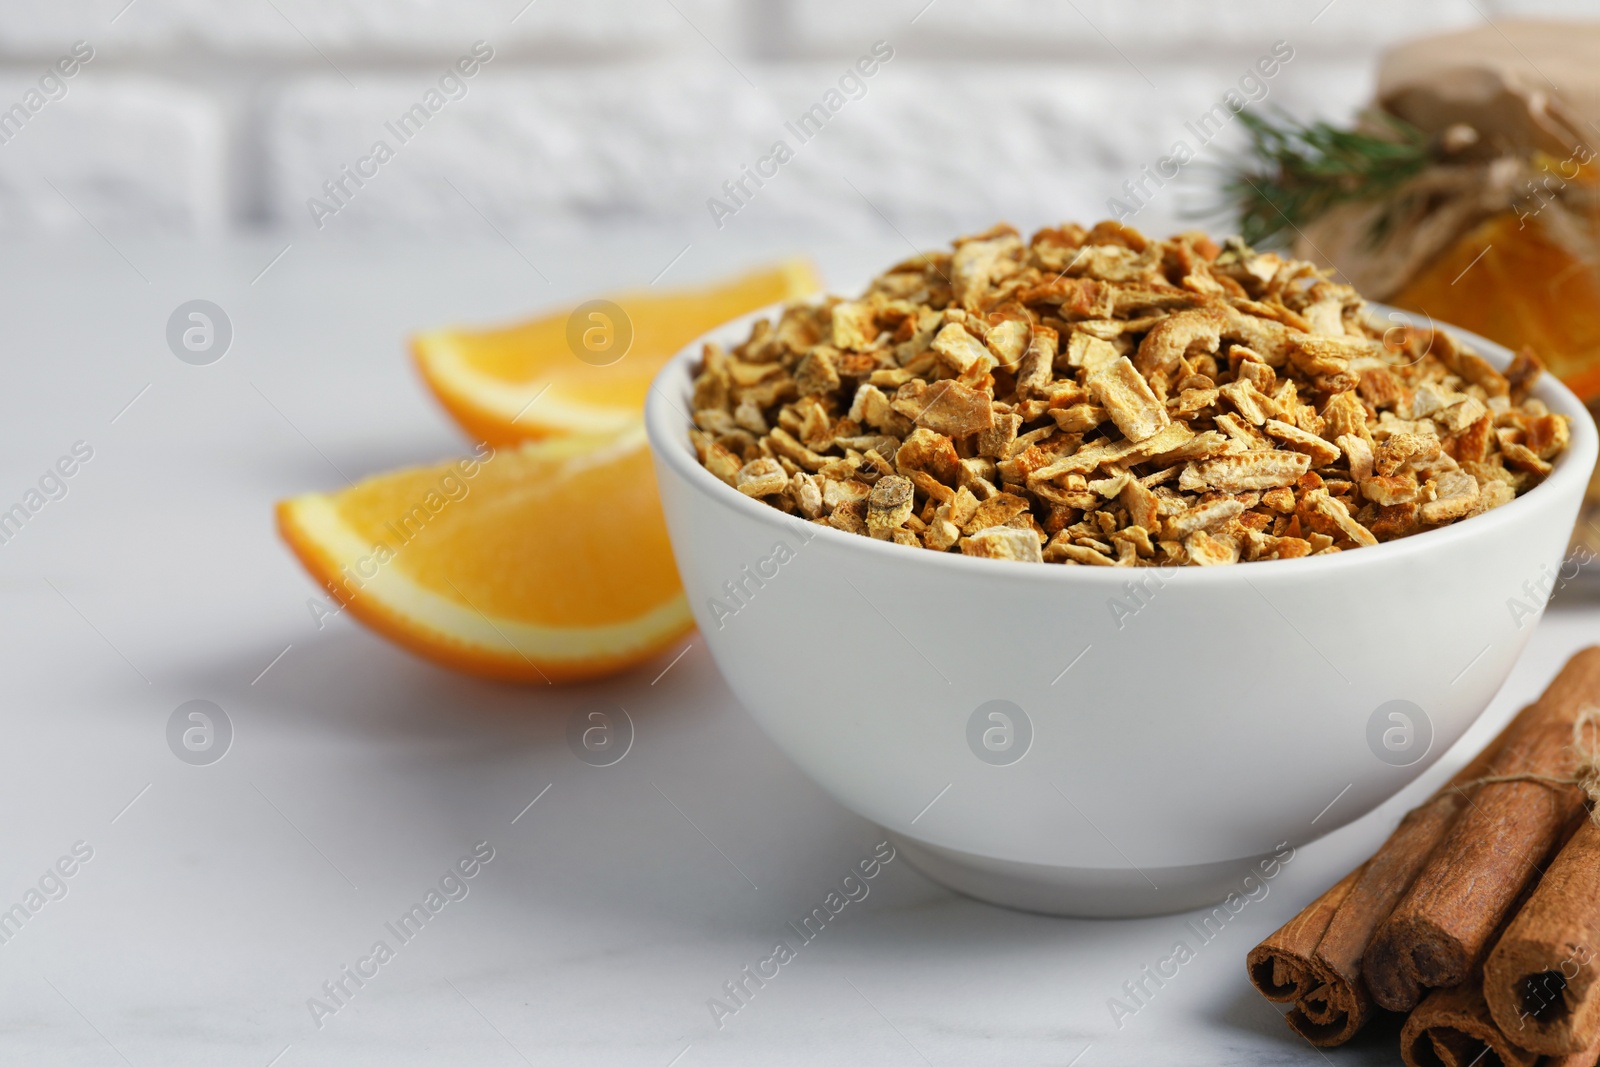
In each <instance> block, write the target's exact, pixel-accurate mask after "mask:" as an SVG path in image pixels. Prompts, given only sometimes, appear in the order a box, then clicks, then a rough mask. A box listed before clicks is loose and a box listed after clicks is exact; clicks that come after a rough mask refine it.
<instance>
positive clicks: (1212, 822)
mask: <svg viewBox="0 0 1600 1067" xmlns="http://www.w3.org/2000/svg"><path fill="white" fill-rule="evenodd" d="M770 314H772V311H770V310H769V311H767V312H762V313H758V315H770ZM758 315H752V316H747V317H745V318H742V319H739V320H737V321H735V322H732V323H729V324H727V325H726V326H723V327H722V328H720V329H718V330H715V331H713V332H712V333H710V334H708V335H707V337H705V338H703V339H702V341H704V340H716V341H721V342H723V343H726V344H733V343H737V342H738V341H740V340H742V339H743V338H744V337H745V336H747V334H748V331H749V329H750V325H751V323H752V321H754V319H755V318H756V317H758ZM1452 332H1456V333H1457V336H1459V337H1461V338H1462V340H1463V341H1465V342H1466V343H1467V344H1468V345H1470V346H1471V347H1472V348H1474V349H1475V350H1477V351H1478V352H1479V353H1481V354H1482V355H1484V356H1485V358H1487V359H1489V360H1490V361H1491V362H1494V363H1495V364H1496V365H1497V366H1500V367H1504V366H1505V364H1506V363H1507V362H1508V361H1509V359H1510V353H1508V352H1507V351H1506V350H1505V349H1503V348H1501V347H1499V346H1498V345H1495V344H1492V343H1490V342H1488V341H1486V340H1484V339H1482V338H1479V337H1476V336H1474V335H1471V334H1465V333H1461V332H1459V331H1452ZM702 341H697V342H696V343H694V344H693V345H690V346H689V347H688V348H686V349H684V351H683V352H681V353H679V354H678V355H677V356H676V357H675V358H674V359H673V360H672V361H671V362H670V363H668V364H667V365H666V367H665V368H663V369H662V371H661V373H660V375H659V376H658V377H657V379H656V381H655V385H654V387H653V389H652V390H651V393H650V397H649V400H648V402H647V405H646V413H645V419H646V423H647V427H648V430H649V434H650V442H651V446H652V449H653V452H654V455H655V464H656V477H657V479H658V481H659V482H660V487H661V501H662V505H663V507H664V508H665V510H666V517H667V526H668V529H669V530H670V532H671V536H672V544H673V550H674V554H675V556H676V558H677V563H678V571H679V574H680V575H681V576H682V578H683V584H684V588H685V589H686V590H687V591H688V596H689V602H690V605H691V606H692V608H693V610H694V614H695V618H696V619H697V620H698V622H699V624H700V631H701V633H703V634H704V635H705V640H706V644H707V646H708V647H709V648H710V650H711V654H712V657H713V658H714V659H715V660H716V662H717V666H718V667H719V668H720V669H721V671H722V674H723V676H724V677H725V678H726V679H727V682H728V685H729V686H730V687H731V688H732V690H733V692H734V694H735V695H736V696H737V697H738V698H739V700H740V701H741V702H742V703H743V704H744V706H745V707H746V708H747V709H748V710H749V712H750V714H752V715H753V716H755V718H756V721H757V722H759V723H760V724H761V726H762V727H763V728H764V729H765V731H766V732H767V734H768V735H770V736H771V737H772V739H773V740H774V741H775V742H777V744H778V746H779V747H780V748H782V749H783V750H784V752H786V753H788V755H789V756H790V758H792V759H793V760H794V761H795V763H797V764H798V765H799V766H800V768H801V769H802V770H804V771H805V772H806V774H808V775H809V776H810V777H811V778H813V779H814V780H815V781H816V782H817V783H818V784H819V785H821V786H822V788H824V789H825V790H827V791H828V792H829V793H830V794H832V795H833V796H834V797H835V798H836V799H838V801H839V802H840V803H842V804H844V805H845V806H846V807H848V808H850V809H851V810H852V811H855V812H857V813H858V814H860V815H862V816H864V817H865V818H867V819H870V820H872V821H873V822H875V823H877V824H879V825H880V826H882V827H883V828H884V829H885V830H886V831H887V832H888V833H889V834H890V835H891V836H892V838H893V839H894V840H895V841H896V842H897V843H899V845H900V846H901V849H902V851H903V852H904V853H905V854H906V855H907V857H908V858H910V859H911V861H912V862H913V863H915V864H916V865H917V866H919V867H920V868H921V869H922V870H923V871H924V872H926V873H927V874H929V875H930V876H932V877H933V878H935V879H937V880H939V881H941V882H943V883H945V884H946V885H948V886H950V887H951V888H954V889H956V890H959V891H961V892H963V893H967V894H969V895H971V896H974V897H978V898H980V899H983V900H988V901H992V902H995V903H1000V904H1006V905H1010V906H1014V907H1019V908H1025V909H1028V910H1032V911H1041V912H1050V913H1059V914H1074V915H1099V916H1112V915H1138V914H1152V913H1158V912H1166V911H1175V910H1180V909H1185V908H1190V907H1194V906H1196V905H1198V904H1201V903H1205V902H1209V901H1213V900H1217V899H1220V898H1222V897H1223V896H1225V895H1226V894H1227V893H1228V892H1230V891H1231V890H1233V889H1240V890H1241V891H1243V889H1245V888H1248V886H1241V879H1242V878H1243V877H1244V876H1245V875H1246V874H1247V873H1249V870H1250V868H1251V867H1252V866H1253V865H1254V864H1256V863H1257V862H1258V861H1260V860H1262V859H1263V858H1264V857H1266V856H1267V855H1269V854H1271V853H1272V852H1273V851H1274V850H1275V849H1277V848H1278V847H1279V846H1280V845H1281V844H1282V843H1285V842H1287V843H1288V844H1291V845H1303V844H1305V843H1306V842H1308V841H1311V840H1314V839H1315V838H1317V837H1320V836H1321V835H1323V834H1326V833H1328V832H1330V831H1332V830H1335V829H1337V828H1338V827H1340V826H1342V825H1344V824H1346V823H1348V822H1350V821H1352V820H1354V819H1357V818H1359V817H1360V816H1362V815H1364V814H1366V813H1367V812H1369V811H1371V810H1372V809H1373V808H1374V807H1376V806H1377V805H1378V804H1379V803H1381V802H1382V801H1384V800H1385V799H1387V798H1388V797H1390V796H1392V795H1394V793H1395V792H1396V791H1397V790H1399V789H1400V788H1401V787H1402V786H1404V785H1405V784H1406V783H1407V782H1409V781H1411V780H1412V779H1413V778H1414V777H1416V775H1417V774H1419V773H1420V772H1421V771H1422V770H1423V769H1425V768H1426V767H1427V766H1428V765H1429V764H1430V763H1431V762H1432V761H1433V760H1434V759H1436V758H1438V756H1439V755H1441V754H1442V753H1443V752H1444V751H1445V750H1446V749H1448V748H1449V747H1450V746H1451V745H1452V744H1454V743H1455V741H1456V739H1457V738H1459V737H1460V736H1461V734H1462V733H1463V732H1464V731H1465V730H1466V729H1467V727H1468V726H1470V725H1471V724H1472V722H1473V720H1474V719H1476V718H1477V716H1478V715H1479V713H1480V712H1482V711H1483V709H1484V707H1485V706H1487V704H1488V703H1489V701H1490V699H1491V698H1492V697H1493V696H1494V694H1495V692H1496V690H1497V689H1499V687H1500V684H1501V683H1502V682H1503V681H1504V680H1505V678H1506V675H1507V673H1509V671H1510V670H1511V666H1512V664H1513V663H1514V662H1515V660H1516V658H1517V656H1518V655H1519V654H1520V652H1521V651H1522V648H1523V646H1524V644H1526V642H1527V640H1528V637H1529V635H1530V634H1531V633H1532V630H1533V625H1534V623H1536V622H1537V621H1538V613H1539V612H1542V611H1543V608H1544V602H1545V592H1546V591H1547V590H1548V589H1549V587H1550V582H1549V581H1548V580H1547V578H1548V576H1549V575H1550V574H1552V573H1553V572H1554V571H1555V570H1556V569H1557V568H1559V566H1560V564H1561V560H1562V555H1563V552H1564V550H1565V548H1566V544H1567V538H1568V535H1569V533H1570V531H1571V529H1572V524H1573V522H1574V520H1575V517H1576V512H1577V509H1578V505H1579V502H1580V500H1581V498H1582V496H1583V491H1584V486H1585V484H1586V483H1587V482H1588V480H1589V472H1590V470H1591V468H1592V467H1593V466H1594V462H1595V450H1596V433H1595V426H1594V423H1593V421H1592V420H1591V419H1590V418H1589V415H1588V414H1587V412H1586V411H1585V410H1584V408H1583V405H1582V404H1581V403H1579V401H1578V400H1577V398H1576V397H1574V396H1573V394H1572V393H1571V392H1569V391H1568V390H1567V389H1565V388H1564V387H1562V386H1561V385H1560V383H1558V382H1557V381H1555V380H1554V379H1553V378H1551V377H1550V376H1548V375H1546V376H1544V378H1543V380H1542V381H1541V383H1540V384H1539V386H1538V387H1537V389H1536V390H1535V395H1536V396H1538V397H1539V398H1540V399H1541V400H1543V401H1544V402H1545V403H1546V404H1548V405H1549V407H1550V408H1551V410H1553V411H1556V412H1559V413H1561V414H1565V415H1570V416H1572V443H1571V447H1570V448H1569V449H1568V451H1567V453H1566V454H1565V455H1564V456H1562V457H1561V459H1560V460H1559V462H1558V463H1557V464H1556V469H1555V471H1554V473H1553V474H1552V475H1551V476H1550V477H1549V479H1547V480H1546V481H1545V482H1544V483H1543V484H1542V485H1540V486H1538V487H1537V488H1535V489H1533V490H1532V491H1530V492H1529V493H1527V494H1525V495H1524V496H1522V497H1521V498H1519V499H1517V500H1514V501H1512V502H1511V503H1509V504H1506V505H1504V506H1502V507H1500V508H1497V509H1495V510H1493V511H1490V512H1488V513H1486V514H1483V515H1479V516H1477V517H1475V518H1472V519H1468V520H1466V521H1464V522H1461V523H1458V524H1456V525H1454V526H1449V527H1446V528H1443V529H1439V530H1434V531H1430V532H1427V533H1423V534H1419V535H1416V536H1413V537H1409V538H1404V539H1401V540H1399V541H1394V542H1389V543H1386V544H1382V545H1377V546H1374V547H1371V548H1363V549H1359V550H1355V551H1350V552H1344V553H1340V554H1337V555H1334V556H1328V557H1321V558H1306V559H1295V560H1282V561H1274V562H1264V563H1244V564H1240V565H1236V566H1232V567H1216V568H1173V569H1168V570H1161V571H1156V570H1151V569H1138V570H1133V569H1124V568H1111V567H1106V568H1099V567H1066V566H1055V565H1049V564H1029V563H1016V562H1010V561H999V560H988V559H975V558H968V557H965V556H961V555H953V554H939V553H933V552H927V551H918V550H916V549H912V548H906V547H903V546H900V545H896V544H892V543H888V542H880V541H874V540H871V539H869V538H866V537H860V536H856V535H852V534H845V533H841V532H839V531H836V530H833V529H829V528H823V527H820V526H817V525H813V524H809V523H806V522H804V521H802V520H800V519H798V518H794V517H791V516H789V515H785V514H783V513H782V512H780V511H777V510H776V509H774V508H771V507H769V506H768V505H766V504H764V503H761V502H759V501H756V500H752V499H749V498H747V497H745V496H742V495H741V494H739V493H738V492H737V491H735V490H734V489H732V488H730V487H728V486H727V485H725V484H723V483H722V482H721V481H719V480H717V479H716V478H715V477H713V476H712V475H711V474H710V473H709V472H708V471H706V470H705V469H704V468H703V467H701V466H700V464H699V463H698V462H697V461H696V459H695V456H694V452H693V449H692V448H691V446H690V443H689V438H688V429H689V397H690V395H691V381H692V377H693V371H694V368H695V367H696V366H697V365H698V362H699V360H700V351H701V343H702ZM1152 575H1155V576H1156V577H1152ZM1141 581H1143V582H1144V586H1143V589H1142V590H1139V591H1137V592H1136V590H1135V585H1134V583H1139V582H1141ZM995 701H999V702H1004V703H999V704H991V702H995ZM1395 702H1399V703H1395ZM1019 757H1020V758H1019Z"/></svg>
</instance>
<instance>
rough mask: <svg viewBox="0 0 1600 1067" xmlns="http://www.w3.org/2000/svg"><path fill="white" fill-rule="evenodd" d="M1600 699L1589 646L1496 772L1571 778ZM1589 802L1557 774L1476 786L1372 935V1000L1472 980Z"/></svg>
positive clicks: (1395, 1004) (1526, 716) (1402, 1001)
mask: <svg viewBox="0 0 1600 1067" xmlns="http://www.w3.org/2000/svg"><path fill="white" fill-rule="evenodd" d="M1597 698H1600V648H1586V649H1584V650H1583V651H1581V652H1579V653H1578V654H1577V655H1575V656H1573V657H1572V659H1570V660H1568V661H1567V665H1566V666H1565V667H1563V668H1562V670H1561V673H1560V674H1558V675H1557V676H1556V678H1555V680H1554V681H1552V682H1551V683H1550V686H1549V688H1548V689H1546V690H1545V691H1544V694H1543V695H1542V696H1540V698H1539V699H1538V700H1537V701H1536V702H1535V703H1534V704H1533V705H1532V706H1531V707H1530V708H1528V709H1526V710H1525V711H1524V713H1523V714H1522V715H1519V716H1518V718H1517V721H1516V722H1514V723H1513V724H1512V726H1511V727H1510V728H1509V729H1508V730H1507V731H1506V734H1505V744H1504V749H1503V750H1502V752H1501V755H1500V757H1499V758H1498V759H1496V760H1495V761H1494V764H1493V774H1494V775H1495V776H1504V775H1530V776H1542V777H1544V778H1550V779H1559V778H1564V777H1570V775H1571V774H1572V771H1573V768H1574V766H1575V764H1576V755H1575V753H1574V752H1573V751H1572V746H1571V744H1570V742H1571V739H1572V726H1573V723H1574V721H1575V720H1576V719H1577V717H1578V716H1579V715H1580V714H1581V713H1582V711H1583V709H1584V706H1585V704H1587V703H1588V702H1589V701H1591V700H1594V699H1597ZM1582 804H1583V793H1582V791H1581V790H1579V789H1578V788H1577V787H1576V786H1575V785H1561V784H1555V783H1553V782H1551V781H1537V780H1522V781H1499V782H1489V783H1486V784H1483V785H1481V786H1479V787H1477V788H1476V789H1474V790H1473V793H1472V798H1471V802H1470V804H1469V805H1468V807H1466V808H1465V809H1464V810H1463V811H1462V812H1461V814H1460V815H1459V817H1458V818H1457V819H1456V821H1455V823H1454V824H1453V825H1452V826H1451V827H1450V829H1449V831H1448V832H1447V833H1446V835H1445V838H1444V840H1443V841H1441V842H1440V843H1439V846H1438V847H1437V848H1435V849H1434V850H1433V853H1432V854H1431V855H1430V856H1429V857H1428V860H1427V862H1426V863H1425V864H1424V865H1423V868H1422V870H1421V872H1419V873H1418V875H1417V877H1416V878H1415V880H1414V881H1413V882H1412V884H1411V888H1410V889H1408V890H1407V891H1406V893H1405V895H1404V897H1402V898H1401V900H1400V902H1399V903H1398V904H1396V905H1395V908H1394V910H1393V911H1392V912H1391V913H1390V915H1389V917H1388V918H1387V919H1385V920H1384V921H1383V922H1382V923H1381V924H1379V926H1378V928H1377V931H1376V932H1375V933H1374V935H1373V938H1372V943H1371V944H1370V945H1369V946H1368V949H1367V953H1366V960H1365V966H1364V977H1365V979H1366V983H1367V988H1368V990H1369V992H1370V993H1371V994H1372V999H1373V1000H1375V1001H1376V1002H1377V1003H1378V1004H1379V1005H1381V1006H1383V1007H1385V1008H1388V1009H1390V1010H1392V1011H1407V1010H1409V1009H1410V1008H1412V1007H1413V1006H1415V1005H1416V1003H1417V1002H1418V1000H1419V999H1420V996H1421V992H1422V990H1423V989H1424V988H1438V987H1442V986H1452V985H1457V984H1459V983H1462V982H1465V981H1466V980H1467V977H1468V976H1469V975H1470V974H1471V973H1472V972H1473V971H1474V969H1475V968H1477V967H1478V966H1479V965H1480V964H1481V963H1482V961H1483V958H1484V956H1486V955H1487V954H1488V950H1489V948H1490V944H1491V938H1492V936H1493V934H1494V932H1495V931H1496V930H1497V929H1499V928H1500V927H1501V926H1502V925H1503V924H1504V922H1505V920H1506V919H1507V918H1508V916H1509V914H1510V912H1511V909H1512V906H1513V905H1514V904H1515V902H1516V901H1517V899H1518V897H1519V895H1520V894H1521V893H1522V892H1523V891H1524V890H1525V889H1526V888H1527V887H1528V886H1529V885H1530V884H1531V883H1532V882H1533V880H1534V879H1535V878H1537V877H1538V874H1539V867H1540V865H1541V864H1542V863H1543V862H1544V861H1545V858H1546V856H1547V855H1549V854H1550V852H1551V851H1552V848H1553V846H1555V845H1556V844H1557V843H1558V842H1559V840H1560V836H1561V833H1562V830H1563V828H1564V827H1565V826H1566V825H1567V823H1568V821H1569V820H1570V819H1571V817H1572V816H1573V815H1574V814H1575V813H1576V812H1577V811H1578V810H1579V809H1580V808H1581V806H1582Z"/></svg>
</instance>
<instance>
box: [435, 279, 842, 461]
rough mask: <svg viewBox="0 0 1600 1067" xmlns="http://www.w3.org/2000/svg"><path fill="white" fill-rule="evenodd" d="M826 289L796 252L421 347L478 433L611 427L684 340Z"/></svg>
mask: <svg viewBox="0 0 1600 1067" xmlns="http://www.w3.org/2000/svg"><path fill="white" fill-rule="evenodd" d="M819 286H820V282H819V281H818V279H817V275H816V272H815V271H814V270H813V269H812V267H811V265H810V264H809V263H807V262H805V261H804V260H798V259H792V260H787V261H785V262H783V263H779V264H777V265H775V266H772V267H766V268H763V269H760V270H755V271H751V272H749V273H747V274H743V275H740V276H739V277H736V278H732V279H729V280H728V281H725V282H722V283H719V284H717V285H712V286H708V287H705V288H701V289H684V290H678V291H664V292H654V291H643V292H637V293H628V294H620V295H617V296H614V297H611V298H610V300H609V301H608V302H600V301H594V302H589V303H586V304H583V305H579V306H578V307H577V308H565V309H562V310H561V311H558V312H555V313H552V314H549V315H544V316H542V317H540V318H537V319H533V320H531V321H529V322H525V323H521V324H519V325H515V326H508V327H504V328H501V329H494V330H455V329H452V330H435V331H431V332H428V333H422V334H418V335H417V336H415V337H413V338H412V341H411V350H412V354H413V355H414V356H415V357H416V360H417V366H418V368H419V369H420V370H421V372H422V377H423V379H424V380H425V381H427V383H428V387H429V388H430V389H432V390H433V393H434V395H435V396H437V397H438V398H439V402H440V403H442V404H443V405H444V406H445V408H446V409H447V410H448V411H449V412H450V414H451V415H452V416H453V417H454V418H455V420H456V422H458V423H460V425H461V427H462V429H464V430H466V431H467V433H469V434H471V435H472V436H473V437H474V438H475V439H476V440H480V441H488V442H489V443H490V444H494V445H500V444H509V443H512V442H516V441H528V440H539V439H542V438H546V437H555V436H561V435H565V434H573V433H607V432H612V431H615V430H617V429H618V428H620V427H621V426H623V425H625V424H626V423H628V422H629V421H630V420H632V419H635V418H637V417H638V415H639V412H640V411H641V410H643V408H644V398H645V393H646V392H648V391H649V388H650V380H651V379H652V378H653V377H655V373H656V371H657V370H659V369H660V368H661V365H662V364H663V363H665V362H666V361H667V359H669V358H670V357H671V356H672V355H674V354H675V353H677V352H678V351H679V350H680V349H681V348H683V346H684V345H686V344H688V343H689V342H690V341H693V340H694V339H695V338H696V337H698V336H700V335H701V334H703V333H705V332H706V331H707V330H710V329H712V328H714V327H716V326H720V325H721V324H722V323H724V322H727V321H728V320H729V319H733V318H737V317H738V316H740V315H743V314H746V313H747V312H751V311H754V310H756V309H757V308H761V307H765V306H766V305H768V304H773V303H776V302H778V301H780V300H795V299H798V298H800V297H803V296H809V295H810V294H811V293H814V292H816V291H817V289H818V288H819ZM603 303H609V304H610V308H607V307H604V306H600V305H602V304H603ZM616 309H620V315H619V314H618V313H617V310H616ZM630 334H631V338H630Z"/></svg>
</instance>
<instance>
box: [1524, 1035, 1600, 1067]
mask: <svg viewBox="0 0 1600 1067" xmlns="http://www.w3.org/2000/svg"><path fill="white" fill-rule="evenodd" d="M1539 1067H1600V1041H1596V1042H1595V1043H1594V1044H1592V1045H1590V1046H1589V1047H1588V1048H1586V1049H1584V1050H1583V1051H1582V1052H1569V1053H1567V1054H1566V1055H1565V1056H1552V1057H1550V1058H1549V1059H1547V1060H1542V1061H1540V1063H1539Z"/></svg>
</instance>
